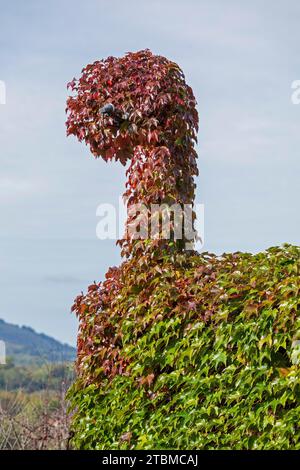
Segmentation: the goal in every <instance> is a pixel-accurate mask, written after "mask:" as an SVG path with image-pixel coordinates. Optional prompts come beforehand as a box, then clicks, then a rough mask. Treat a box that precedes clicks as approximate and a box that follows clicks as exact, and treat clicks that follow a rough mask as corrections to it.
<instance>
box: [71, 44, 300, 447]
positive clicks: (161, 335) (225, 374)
mask: <svg viewBox="0 0 300 470" xmlns="http://www.w3.org/2000/svg"><path fill="white" fill-rule="evenodd" d="M69 86H70V87H71V89H72V91H73V95H72V96H70V97H69V99H68V104H67V112H68V119H67V130H68V134H74V135H75V136H77V137H78V138H79V140H84V141H85V142H86V143H87V144H88V145H89V146H90V149H91V151H92V153H93V154H94V155H95V156H96V157H102V158H103V159H104V160H106V161H108V160H111V159H116V160H120V161H121V163H123V164H126V163H128V170H127V172H128V181H127V186H126V191H125V198H126V199H127V203H128V206H129V208H130V205H132V204H134V203H136V202H140V201H142V202H143V203H145V205H146V207H149V206H150V205H151V204H153V203H159V204H160V203H166V204H171V203H173V201H176V202H177V203H179V204H185V203H189V204H191V205H192V204H193V201H194V189H195V185H194V181H193V176H195V175H196V174H197V168H196V153H195V149H194V143H195V141H196V135H195V133H196V131H197V126H198V115H197V111H196V109H195V105H196V102H195V98H194V96H193V92H192V90H191V88H190V87H189V86H188V85H186V83H185V79H184V76H183V73H182V71H181V70H180V69H179V67H178V66H177V65H176V64H174V63H173V62H170V61H168V60H167V59H165V58H163V57H160V56H155V55H153V54H152V53H151V52H150V51H148V50H146V51H141V52H138V53H129V54H127V55H126V56H125V57H124V58H121V59H117V58H114V57H109V58H108V59H106V60H104V61H97V62H95V63H94V64H91V65H88V66H87V67H86V68H85V69H83V71H82V75H81V77H80V78H79V79H78V80H76V79H74V80H72V82H70V84H69ZM149 210H150V209H149ZM130 217H131V216H130V211H129V215H128V219H127V222H126V224H127V225H128V224H131V223H132V220H131V218H130ZM181 242H182V240H175V241H174V240H161V239H159V240H152V239H147V240H136V239H128V238H127V239H126V238H124V239H123V240H120V241H119V244H120V245H121V247H122V252H123V254H124V255H125V257H126V259H125V261H123V263H122V264H121V266H119V267H113V268H110V269H109V270H108V272H107V274H106V278H105V280H104V281H103V282H99V283H95V284H92V285H91V286H90V287H89V288H88V291H87V293H85V294H81V295H79V296H78V297H77V298H76V300H75V303H74V305H73V309H72V310H73V311H74V312H75V313H76V315H77V316H78V319H79V334H78V357H77V371H78V377H77V380H76V382H75V384H74V385H73V386H72V388H71V390H70V391H69V398H70V400H71V405H72V408H73V410H74V415H73V425H72V426H73V430H74V432H75V435H74V439H73V442H74V444H75V446H76V447H78V448H82V449H132V448H136V449H229V448H231V449H232V448H235V449H290V448H294V449H299V448H300V429H299V411H300V372H299V362H300V319H299V289H300V282H299V266H300V248H299V247H293V246H290V245H284V246H283V247H281V248H276V247H274V248H270V249H269V250H267V251H266V252H263V253H259V254H256V255H252V254H248V253H233V254H224V255H223V256H215V255H213V254H209V253H202V254H201V255H199V254H197V253H195V252H193V251H190V252H186V251H185V250H184V246H183V244H182V243H181Z"/></svg>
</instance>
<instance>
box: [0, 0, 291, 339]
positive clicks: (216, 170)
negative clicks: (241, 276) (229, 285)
mask: <svg viewBox="0 0 300 470" xmlns="http://www.w3.org/2000/svg"><path fill="white" fill-rule="evenodd" d="M0 22H1V23H0V51H1V55H0V80H4V81H5V82H6V87H7V104H6V105H0V157H1V167H0V168H1V170H0V210H1V219H0V220H1V222H0V224H1V231H0V289H1V291H0V293H1V295H0V318H1V317H2V318H4V319H5V320H7V321H11V322H14V323H20V324H27V325H30V326H32V327H34V328H36V329H37V330H38V331H43V332H45V333H48V334H51V335H53V336H55V337H57V338H59V339H60V340H63V341H67V342H70V343H74V342H75V337H76V321H75V319H74V318H73V317H72V316H71V315H70V314H69V310H70V305H71V304H72V301H73V298H74V296H75V295H76V294H77V293H79V292H80V290H85V289H86V287H87V285H88V284H89V283H90V282H92V281H93V280H94V279H96V280H99V279H102V278H103V275H104V273H105V271H106V270H107V268H108V266H110V265H113V264H116V263H118V262H119V250H118V248H117V247H115V245H114V242H108V241H106V242H102V241H99V240H97V239H96V236H95V229H96V223H97V219H96V216H95V211H96V207H97V205H98V204H99V203H101V202H109V203H117V200H118V197H119V195H120V194H122V192H123V188H124V182H125V175H124V169H123V168H122V167H121V166H119V165H117V164H110V165H109V164H105V163H104V162H102V161H94V160H93V158H92V157H91V156H90V155H89V152H88V149H87V148H86V147H85V146H84V145H83V144H80V143H78V142H77V141H76V140H75V138H68V139H67V138H66V137H65V127H64V121H65V114H64V109H65V100H66V96H67V91H66V83H67V82H68V81H69V80H70V79H72V78H73V76H78V75H79V73H80V70H81V69H82V67H83V66H84V65H86V64H87V63H89V62H92V61H94V60H96V59H99V58H103V57H106V56H108V55H117V56H120V55H123V54H124V53H125V52H126V51H134V50H139V49H144V48H146V47H148V48H150V49H151V50H152V51H153V52H155V53H159V54H162V55H165V56H167V57H168V58H170V59H173V60H175V61H176V62H178V63H179V64H180V66H181V67H182V68H183V70H184V72H185V74H186V77H187V80H188V82H189V83H190V84H191V86H192V87H193V89H194V92H195V95H196V97H197V100H198V109H199V114H200V132H199V147H198V151H199V168H200V177H199V178H198V179H197V185H198V189H197V202H199V203H200V202H201V203H204V204H205V249H206V250H211V251H216V252H220V251H232V250H251V251H257V250H262V249H264V248H267V247H268V246H271V245H278V244H281V243H283V242H290V243H294V244H299V238H300V236H299V226H300V215H299V207H298V206H299V192H300V190H299V176H300V175H299V173H300V164H299V147H300V105H298V106H297V105H293V104H292V103H291V93H292V91H291V83H292V82H293V81H294V80H297V79H298V80H299V79H300V54H299V44H300V28H299V23H300V3H299V2H298V1H297V0H285V1H283V0H277V1H276V2H274V1H271V0H265V1H264V2H262V1H261V0H255V1H250V0H249V1H235V0H227V1H226V2H225V1H224V0H194V1H193V0H186V1H184V2H183V1H180V0H161V1H155V0H152V1H151V0H148V1H141V0H139V1H136V0H127V1H126V2H124V1H121V0H110V1H104V0H86V1H84V2H82V1H78V0H72V1H71V0H51V1H48V2H42V1H39V0H26V2H25V1H22V0H18V1H17V0H14V1H8V0H7V1H5V0H0Z"/></svg>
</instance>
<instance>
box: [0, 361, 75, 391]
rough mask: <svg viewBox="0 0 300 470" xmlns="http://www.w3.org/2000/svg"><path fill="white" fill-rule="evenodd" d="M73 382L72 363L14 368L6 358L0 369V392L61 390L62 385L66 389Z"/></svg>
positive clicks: (12, 363) (11, 362)
mask: <svg viewBox="0 0 300 470" xmlns="http://www.w3.org/2000/svg"><path fill="white" fill-rule="evenodd" d="M73 380H74V365H73V363H54V364H52V363H51V364H44V365H41V366H40V365H30V366H18V365H17V366H16V365H15V364H14V362H13V360H12V359H10V358H8V360H7V364H6V365H2V366H1V367H0V390H6V391H17V390H20V389H21V390H23V391H24V392H27V393H32V392H38V391H42V390H53V391H59V390H61V387H62V384H63V386H64V387H66V388H68V387H69V386H70V385H71V383H72V381H73Z"/></svg>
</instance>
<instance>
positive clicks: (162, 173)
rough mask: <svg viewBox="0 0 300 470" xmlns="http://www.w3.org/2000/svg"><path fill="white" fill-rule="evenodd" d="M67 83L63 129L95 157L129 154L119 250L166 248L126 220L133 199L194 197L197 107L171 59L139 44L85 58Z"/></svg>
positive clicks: (182, 199)
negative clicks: (144, 238)
mask: <svg viewBox="0 0 300 470" xmlns="http://www.w3.org/2000/svg"><path fill="white" fill-rule="evenodd" d="M68 87H69V88H71V90H72V91H73V92H74V96H70V97H69V98H68V101H67V113H68V118H67V123H66V124H67V134H68V135H70V134H73V135H75V136H76V137H77V138H78V139H79V140H80V141H82V140H84V141H85V142H86V144H87V145H89V147H90V149H91V152H92V154H93V155H94V156H95V157H102V158H103V159H104V160H105V161H108V160H112V159H115V160H120V161H121V163H123V164H126V162H127V161H128V160H130V166H129V169H128V170H127V176H128V181H127V184H126V192H125V194H124V197H125V199H126V201H127V205H128V220H127V225H126V228H125V229H126V230H125V233H126V235H127V236H126V237H125V238H124V239H123V240H120V241H119V244H120V245H121V246H122V248H123V251H122V254H123V255H126V256H130V255H131V254H133V251H135V252H136V254H139V255H140V254H141V253H143V252H144V251H145V249H149V248H150V249H151V248H153V247H156V246H157V245H160V246H161V247H167V246H168V243H166V242H165V241H163V242H161V241H160V242H159V243H158V242H156V243H152V244H150V245H149V244H148V245H147V246H146V245H145V243H143V242H141V241H137V240H134V239H133V238H132V236H131V235H130V233H128V230H127V228H128V226H130V224H131V223H132V222H133V218H132V217H131V216H130V206H132V205H133V204H141V203H143V204H145V206H146V207H148V208H149V213H150V204H151V203H152V204H165V203H167V204H169V205H170V204H174V203H177V204H180V205H181V206H182V205H183V204H193V201H194V190H195V184H194V181H193V176H194V175H197V173H198V170H197V165H196V158H197V155H196V152H195V149H194V142H195V141H196V132H197V130H198V113H197V111H196V101H195V97H194V95H193V92H192V89H191V88H190V87H189V86H188V85H187V84H186V82H185V79H184V75H183V72H182V71H181V69H180V68H179V67H178V65H177V64H175V63H174V62H171V61H169V60H168V59H166V58H164V57H161V56H157V55H153V54H152V53H151V52H150V51H149V50H144V51H140V52H136V53H128V54H126V55H125V57H123V58H115V57H108V58H107V59H106V60H102V61H96V62H94V63H93V64H89V65H87V66H86V67H85V68H84V69H83V71H82V75H81V77H80V78H79V79H78V80H76V79H73V80H72V81H71V82H70V83H69V84H68ZM107 104H112V105H113V106H114V109H115V112H114V114H113V115H109V114H108V115H105V114H104V115H103V114H101V112H100V109H101V108H103V106H104V105H107ZM180 246H181V247H182V246H183V242H178V243H177V248H179V247H180Z"/></svg>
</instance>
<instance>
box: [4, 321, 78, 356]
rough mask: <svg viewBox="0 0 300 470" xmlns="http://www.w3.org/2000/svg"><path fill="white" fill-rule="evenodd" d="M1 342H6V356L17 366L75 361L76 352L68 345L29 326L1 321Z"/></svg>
mask: <svg viewBox="0 0 300 470" xmlns="http://www.w3.org/2000/svg"><path fill="white" fill-rule="evenodd" d="M0 340H2V341H4V342H5V346H6V356H7V357H9V358H11V359H12V361H13V362H14V364H16V365H29V364H36V365H38V364H40V365H41V364H45V363H49V362H50V363H52V362H68V361H74V359H75V355H76V350H75V348H73V347H71V346H69V345H68V344H62V343H60V342H59V341H57V340H55V339H54V338H51V337H50V336H47V335H45V334H43V333H36V332H35V331H34V330H33V329H32V328H30V327H28V326H21V327H20V326H17V325H12V324H10V323H6V322H5V321H4V320H1V319H0Z"/></svg>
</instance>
